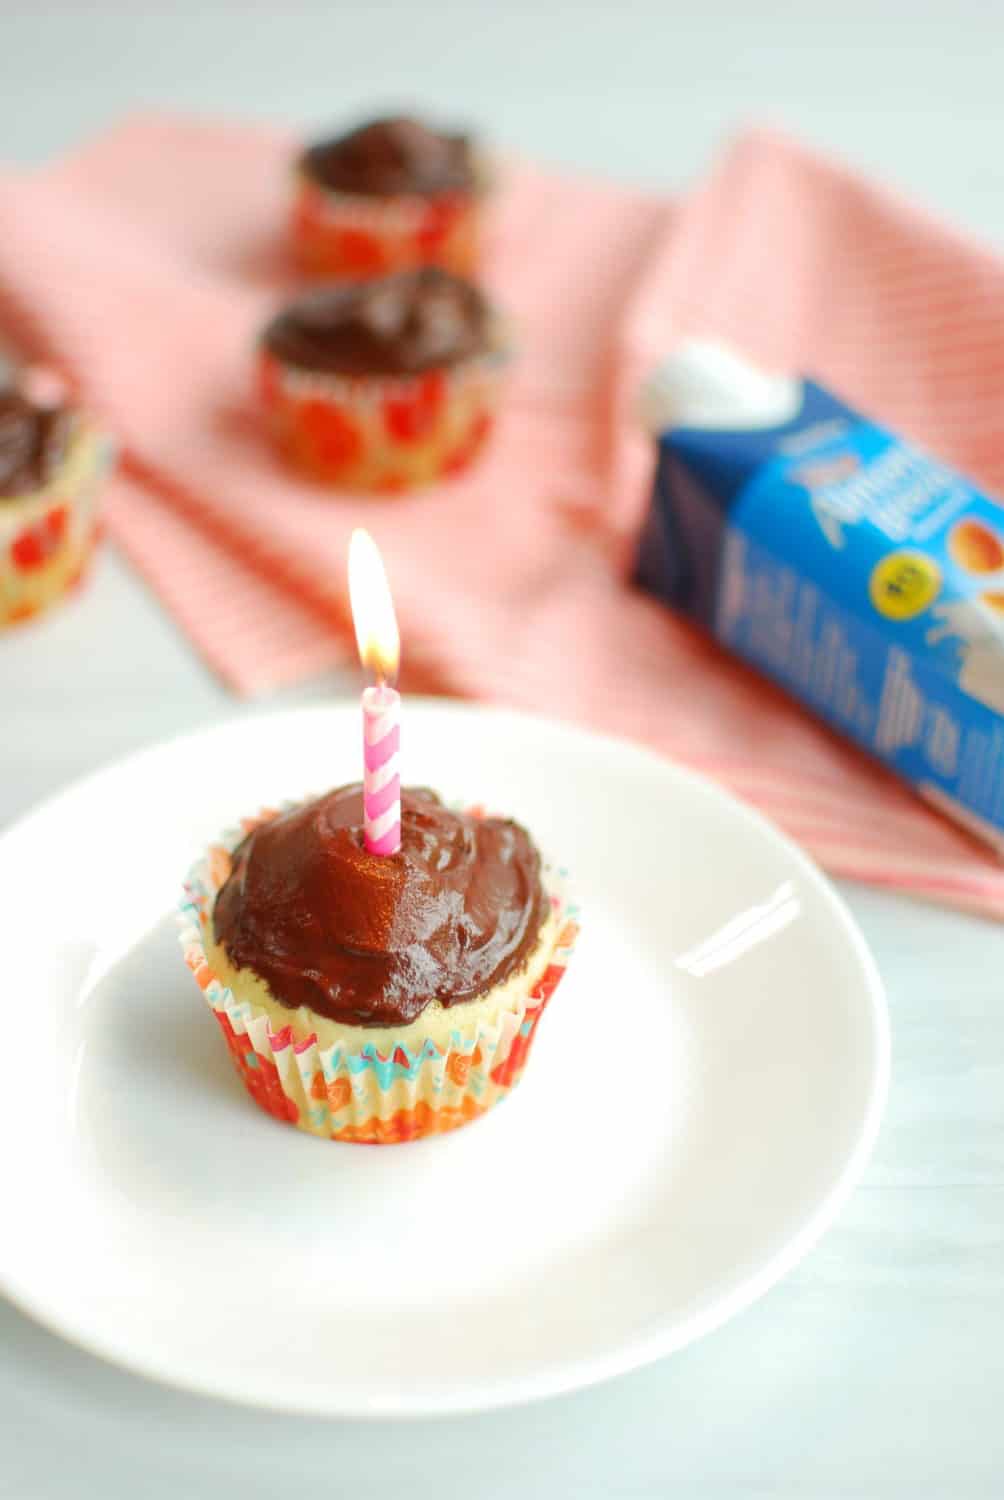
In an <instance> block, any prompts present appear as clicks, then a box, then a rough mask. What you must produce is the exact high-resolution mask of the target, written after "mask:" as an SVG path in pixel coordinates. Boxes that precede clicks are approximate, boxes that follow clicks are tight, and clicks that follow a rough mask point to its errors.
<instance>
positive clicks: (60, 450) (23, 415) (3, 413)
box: [0, 386, 73, 500]
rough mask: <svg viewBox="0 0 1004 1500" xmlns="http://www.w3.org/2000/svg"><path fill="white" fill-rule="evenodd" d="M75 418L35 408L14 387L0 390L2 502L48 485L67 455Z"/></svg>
mask: <svg viewBox="0 0 1004 1500" xmlns="http://www.w3.org/2000/svg"><path fill="white" fill-rule="evenodd" d="M72 428H73V415H72V413H71V412H69V411H67V409H66V408H65V407H62V406H58V407H42V406H36V405H35V404H34V403H33V402H31V401H29V400H28V398H27V396H25V395H23V394H22V393H21V392H20V391H19V390H16V389H15V388H14V387H12V386H11V387H8V388H6V389H3V390H0V500H11V499H14V498H15V497H16V496H18V495H23V494H25V493H27V492H30V491H31V490H37V489H41V487H42V486H43V485H44V484H48V482H49V480H50V479H51V478H52V476H53V474H54V473H55V472H56V470H57V469H58V467H59V465H60V463H61V462H62V460H63V458H64V457H65V454H66V449H67V446H68V444H69V440H70V433H71V431H72Z"/></svg>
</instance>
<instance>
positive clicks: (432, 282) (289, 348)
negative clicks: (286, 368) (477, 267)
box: [262, 266, 491, 375]
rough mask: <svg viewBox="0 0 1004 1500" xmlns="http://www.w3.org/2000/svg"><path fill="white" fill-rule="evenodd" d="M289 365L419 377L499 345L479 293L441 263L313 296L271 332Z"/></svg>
mask: <svg viewBox="0 0 1004 1500" xmlns="http://www.w3.org/2000/svg"><path fill="white" fill-rule="evenodd" d="M262 337H263V342H264V345H265V348H266V349H268V350H269V351H270V352H271V353H272V354H274V355H275V356H276V358H277V359H280V360H282V361H283V363H284V364H290V365H295V366H297V367H298V368H299V369H302V370H317V371H324V372H325V373H328V374H336V375H413V374H418V373H420V372H421V371H423V370H428V369H432V368H434V367H435V366H437V365H451V364H456V363H457V362H458V361H459V360H462V359H465V358H467V357H468V356H470V355H472V354H476V353H479V352H480V351H482V350H485V349H487V348H488V347H489V345H490V343H491V313H490V309H489V307H488V303H487V302H486V301H485V299H484V297H483V296H482V295H481V293H480V292H479V290H478V288H477V287H476V286H474V285H473V284H472V283H471V282H469V281H463V280H461V278H460V277H458V276H451V275H450V274H449V272H448V271H442V270H440V269H439V268H438V267H437V266H422V267H420V268H419V269H418V270H414V271H399V272H397V273H396V274H395V275H393V276H384V277H381V278H380V279H378V280H375V281H360V282H346V283H343V284H341V285H339V286H331V287H324V288H321V289H320V290H318V291H314V292H310V293H308V294H307V295H306V296H304V297H301V298H299V299H298V300H297V301H296V302H293V303H291V304H290V305H289V306H288V307H286V308H284V309H283V311H282V312H281V313H279V315H278V316H277V317H276V318H273V320H272V322H271V323H269V325H268V327H267V328H266V329H265V332H264V334H263V336H262Z"/></svg>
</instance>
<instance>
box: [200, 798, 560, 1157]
mask: <svg viewBox="0 0 1004 1500" xmlns="http://www.w3.org/2000/svg"><path fill="white" fill-rule="evenodd" d="M576 932H577V927H576V923H575V921H574V911H573V909H572V908H570V907H569V906H568V904H567V899H566V896H565V894H564V891H563V882H562V878H561V875H560V873H559V872H558V871H556V870H554V869H553V868H551V867H549V866H547V865H546V864H545V863H544V862H543V861H542V859H541V856H540V854H539V853H538V851H537V849H536V847H535V845H534V843H533V841H532V839H531V838H530V835H529V834H528V833H527V832H526V830H525V829H523V828H521V827H520V825H519V824H518V823H515V822H512V821H511V820H508V819H503V818H496V817H486V816H484V815H482V814H481V813H480V811H477V810H472V811H469V812H454V811H452V810H451V809H449V808H448V807H446V806H445V805H444V804H443V803H442V802H441V801H440V799H439V798H438V797H437V796H436V795H435V793H433V792H430V791H428V790H426V789H415V790H411V791H408V790H405V791H404V792H403V793H402V799H401V847H400V850H399V851H398V853H396V854H393V855H389V856H384V855H376V854H370V853H368V852H367V850H366V848H365V845H364V837H363V799H362V789H361V787H360V786H359V785H358V784H357V785H353V786H346V787H341V788H339V789H338V790H337V791H333V792H330V793H328V794H327V795H326V796H323V797H319V798H316V799H314V800H311V801H307V802H304V803H300V804H297V805H294V806H292V807H290V808H288V809H287V810H285V811H282V812H275V811H271V810H270V811H266V812H265V813H263V814H262V815H261V817H260V818H256V819H249V820H247V821H246V822H245V823H244V824H243V825H242V827H241V828H239V829H234V830H232V831H231V832H230V833H228V834H226V835H225V836H224V838H223V840H222V841H221V842H220V843H219V844H217V845H215V846H214V847H213V848H212V849H211V850H210V851H209V853H208V854H207V855H206V857H205V858H204V859H203V860H201V861H200V862H199V864H198V865H196V867H195V869H194V870H193V871H192V873H191V875H190V877H189V880H188V883H187V885H186V891H185V899H184V902H183V906H182V934H181V937H182V946H183V949H184V951H185V958H186V961H187V963H188V964H189V967H190V968H191V969H192V970H193V973H194V975H195V978H196V981H197V982H198V984H199V986H200V988H201V989H202V990H203V992H204V994H205V997H206V1000H207V1001H208V1002H209V1005H210V1008H211V1009H212V1011H213V1013H214V1015H215V1017H216V1019H217V1021H218V1023H219V1025H220V1027H221V1029H222V1031H223V1034H224V1037H225V1039H226V1042H227V1045H228V1047H229V1050H230V1054H231V1057H232V1058H233V1061H234V1063H235V1064H236V1066H237V1068H238V1071H239V1072H240V1074H241V1077H242V1078H243V1080H244V1083H245V1086H246V1087H247V1089H248V1092H249V1093H250V1094H251V1096H252V1098H253V1099H254V1100H255V1102H256V1103H258V1104H259V1105H260V1106H261V1108H263V1109H264V1110H266V1111H267V1112H268V1113H269V1114H271V1115H273V1116H274V1117H275V1118H277V1119H280V1120H284V1121H287V1122H289V1123H291V1124H294V1125H296V1126H298V1127H299V1128H300V1129H301V1130H305V1131H307V1132H309V1133H310V1134H313V1135H318V1136H323V1137H327V1138H331V1139H334V1140H340V1141H349V1142H362V1143H370V1144H391V1143H394V1142H399V1141H408V1140H414V1139H417V1138H418V1137H421V1136H427V1135H435V1134H441V1133H443V1132H444V1131H449V1130H453V1129H455V1128H456V1127H458V1126H460V1125H464V1124H466V1123H467V1122H468V1121H470V1120H473V1119H475V1118H476V1117H477V1116H478V1115H480V1114H483V1113H484V1112H485V1111H486V1110H487V1109H489V1108H491V1106H492V1105H493V1104H496V1103H497V1102H499V1100H501V1099H502V1098H504V1097H505V1096H506V1095H507V1094H508V1093H509V1092H510V1090H511V1089H512V1088H513V1087H514V1086H515V1084H516V1083H517V1082H518V1081H519V1078H520V1077H521V1075H522V1072H523V1068H524V1066H525V1063H526V1060H527V1056H528V1053H529V1051H530V1047H531V1044H532V1042H533V1039H534V1036H535V1034H536V1029H537V1023H538V1022H539V1020H540V1016H541V1014H542V1012H543V1010H544V1008H545V1006H546V1005H547V1003H548V1001H549V1000H550V997H551V995H552V994H553V992H554V990H555V988H556V986H557V985H558V983H559V981H560V979H561V977H562V975H563V974H564V971H565V967H566V964H567V962H568V958H569V955H570V952H571V946H572V944H573V942H574V939H575V935H576Z"/></svg>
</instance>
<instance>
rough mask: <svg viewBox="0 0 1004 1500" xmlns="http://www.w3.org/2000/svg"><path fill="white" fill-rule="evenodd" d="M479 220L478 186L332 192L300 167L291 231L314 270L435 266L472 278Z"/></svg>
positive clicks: (338, 272) (307, 267)
mask: <svg viewBox="0 0 1004 1500" xmlns="http://www.w3.org/2000/svg"><path fill="white" fill-rule="evenodd" d="M480 217H481V201H480V194H479V193H478V192H477V191H474V192H463V193H439V194H436V195H434V196H423V195H420V194H400V195H395V196H393V197H387V198H375V197H367V196H364V195H362V194H354V193H339V192H334V191H332V190H331V189H329V188H324V187H322V186H321V185H320V184H319V183H316V182H313V181H312V180H311V179H310V178H309V177H307V176H306V175H305V174H304V173H303V172H302V171H301V172H297V174H296V179H295V186H294V191H293V203H292V211H291V216H290V235H291V239H292V243H293V249H294V253H295V255H296V259H297V261H298V263H299V265H300V266H301V268H302V269H303V270H304V271H307V272H309V273H310V274H312V275H318V276H330V277H339V278H342V279H349V280H357V279H359V278H361V277H368V276H385V275H387V274H388V273H389V272H391V271H403V270H408V269H410V268H411V267H414V266H428V265H432V266H442V267H443V269H444V270H446V271H452V272H453V273H454V274H455V275H457V276H473V275H474V274H475V272H476V271H477V268H478V261H479V259H480Z"/></svg>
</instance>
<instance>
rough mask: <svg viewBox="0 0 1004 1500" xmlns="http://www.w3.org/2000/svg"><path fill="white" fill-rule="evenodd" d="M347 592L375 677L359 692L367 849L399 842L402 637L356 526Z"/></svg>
mask: <svg viewBox="0 0 1004 1500" xmlns="http://www.w3.org/2000/svg"><path fill="white" fill-rule="evenodd" d="M349 597H350V599H351V601H352V619H353V621H354V623H355V627H356V643H357V645H358V647H359V660H360V661H361V662H362V664H363V666H364V667H368V668H369V670H370V671H371V672H374V673H375V674H376V677H377V684H376V687H368V688H366V689H365V690H364V692H363V841H364V843H365V845H366V849H367V851H368V852H369V853H370V854H396V853H397V851H398V850H399V849H400V847H401V759H400V756H401V695H400V693H396V692H395V691H394V689H393V688H392V687H391V686H390V685H389V683H388V680H387V679H388V678H389V679H391V681H393V679H394V677H395V676H396V675H397V668H398V662H399V660H400V656H401V641H400V637H399V635H398V630H397V618H396V616H395V614H394V601H393V599H392V598H391V594H390V586H389V585H388V583H387V574H386V573H385V572H384V566H383V559H382V558H381V556H380V553H379V552H378V550H377V546H376V543H375V542H374V540H373V538H372V537H371V536H370V534H369V532H367V531H363V530H362V529H360V528H357V529H356V530H355V531H354V532H353V533H352V537H351V540H350V542H349Z"/></svg>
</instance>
